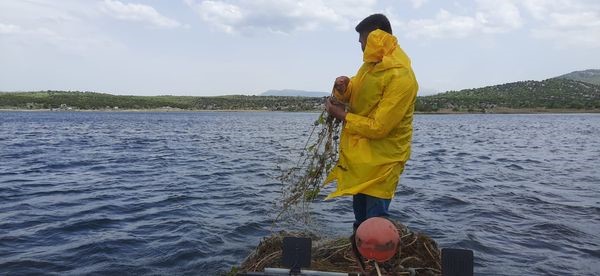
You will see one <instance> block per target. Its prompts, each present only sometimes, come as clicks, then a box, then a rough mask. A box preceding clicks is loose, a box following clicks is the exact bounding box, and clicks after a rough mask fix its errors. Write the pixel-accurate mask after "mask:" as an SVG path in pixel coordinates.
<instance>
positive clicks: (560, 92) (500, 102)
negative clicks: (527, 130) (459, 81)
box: [416, 78, 600, 112]
mask: <svg viewBox="0 0 600 276" xmlns="http://www.w3.org/2000/svg"><path fill="white" fill-rule="evenodd" d="M416 109H417V111H423V112H436V111H444V110H445V111H460V112H495V111H498V110H501V109H522V110H523V109H527V110H536V109H588V110H591V109H600V86H599V85H594V84H590V83H585V82H581V81H575V80H570V79H562V78H553V79H547V80H543V81H520V82H513V83H506V84H501V85H494V86H488V87H483V88H476V89H464V90H460V91H449V92H446V93H442V94H437V95H433V96H426V97H419V98H418V99H417V107H416Z"/></svg>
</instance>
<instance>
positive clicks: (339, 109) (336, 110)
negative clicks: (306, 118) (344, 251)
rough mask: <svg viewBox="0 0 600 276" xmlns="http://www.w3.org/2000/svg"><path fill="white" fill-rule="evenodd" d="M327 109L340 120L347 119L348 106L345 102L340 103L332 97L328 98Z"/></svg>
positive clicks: (326, 101)
mask: <svg viewBox="0 0 600 276" xmlns="http://www.w3.org/2000/svg"><path fill="white" fill-rule="evenodd" d="M325 110H327V113H329V115H331V116H333V117H334V118H336V119H338V120H340V121H343V120H345V119H346V107H345V106H344V104H342V103H339V102H338V101H335V100H334V99H332V98H327V100H325Z"/></svg>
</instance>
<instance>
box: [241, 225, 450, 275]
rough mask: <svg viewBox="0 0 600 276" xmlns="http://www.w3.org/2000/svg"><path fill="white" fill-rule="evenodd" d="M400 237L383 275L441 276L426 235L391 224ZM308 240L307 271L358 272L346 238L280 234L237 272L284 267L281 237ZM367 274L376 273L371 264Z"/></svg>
mask: <svg viewBox="0 0 600 276" xmlns="http://www.w3.org/2000/svg"><path fill="white" fill-rule="evenodd" d="M394 224H395V225H396V228H397V229H398V233H399V235H400V244H399V249H398V252H397V253H396V255H394V257H392V258H391V259H390V260H388V261H386V262H384V263H380V264H379V267H380V268H381V270H382V272H383V274H384V275H441V263H440V250H439V249H438V247H437V244H436V242H435V241H434V240H432V239H431V238H429V237H428V236H426V235H424V234H421V233H417V232H413V231H411V230H410V229H408V228H407V227H406V226H404V225H402V224H400V223H398V222H394ZM286 236H287V237H310V238H311V239H312V240H313V248H312V261H311V266H310V267H309V268H304V269H310V270H318V271H330V272H344V273H351V272H354V273H356V272H359V271H360V269H359V267H358V264H357V262H356V260H355V258H354V256H353V254H352V245H351V244H350V240H349V238H347V237H346V238H338V239H333V240H327V239H322V238H320V237H317V236H315V235H311V234H305V233H288V232H279V233H276V234H273V235H271V236H269V237H266V238H264V239H263V240H262V241H261V242H260V243H259V245H258V247H257V248H256V249H255V250H254V251H253V252H252V253H250V255H249V256H248V257H247V258H246V260H245V261H244V262H243V263H242V264H241V266H240V267H239V268H238V272H261V271H263V270H264V269H265V268H267V267H271V268H283V266H282V264H281V256H282V246H283V237H286ZM367 271H369V272H370V273H374V274H373V275H377V274H376V272H375V267H374V263H372V262H369V263H368V264H367Z"/></svg>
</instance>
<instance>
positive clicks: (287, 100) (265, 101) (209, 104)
mask: <svg viewBox="0 0 600 276" xmlns="http://www.w3.org/2000/svg"><path fill="white" fill-rule="evenodd" d="M322 101H323V100H322V99H321V98H306V97H281V96H242V95H232V96H217V97H192V96H118V95H111V94H104V93H95V92H72V91H42V92H5V93H0V108H8V109H13V108H19V109H68V110H72V109H75V110H77V109H84V110H106V109H173V108H176V109H183V110H283V111H306V110H314V109H317V108H320V106H321V104H322Z"/></svg>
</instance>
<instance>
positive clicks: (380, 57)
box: [363, 29, 410, 71]
mask: <svg viewBox="0 0 600 276" xmlns="http://www.w3.org/2000/svg"><path fill="white" fill-rule="evenodd" d="M363 62H365V63H376V66H375V68H373V69H374V71H382V70H386V69H390V68H394V67H405V68H410V59H409V58H408V56H407V55H406V54H405V53H404V51H402V49H401V48H400V47H399V46H398V39H396V37H395V36H393V35H391V34H389V33H387V32H385V31H382V30H379V29H377V30H374V31H372V32H371V33H370V34H369V36H368V37H367V45H366V47H365V51H364V53H363Z"/></svg>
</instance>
